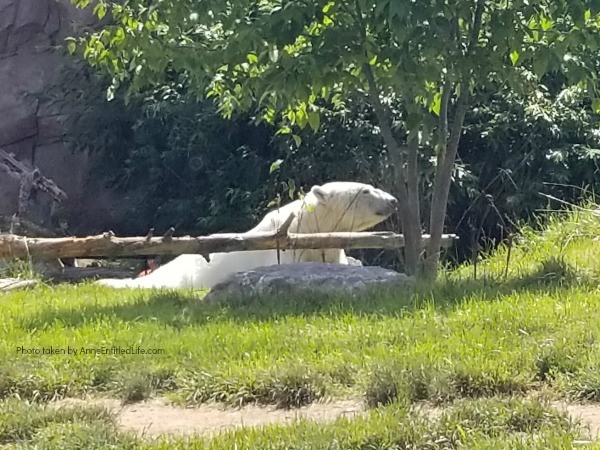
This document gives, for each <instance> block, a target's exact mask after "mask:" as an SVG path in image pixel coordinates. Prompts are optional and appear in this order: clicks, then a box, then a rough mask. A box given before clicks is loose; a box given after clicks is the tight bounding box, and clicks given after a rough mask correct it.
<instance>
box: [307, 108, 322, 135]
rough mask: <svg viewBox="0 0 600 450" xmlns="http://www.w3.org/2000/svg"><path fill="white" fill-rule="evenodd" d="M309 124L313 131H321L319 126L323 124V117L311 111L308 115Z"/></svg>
mask: <svg viewBox="0 0 600 450" xmlns="http://www.w3.org/2000/svg"><path fill="white" fill-rule="evenodd" d="M307 117H308V124H309V125H310V127H311V128H312V130H313V131H317V130H318V129H319V125H320V122H321V116H320V115H319V113H318V112H317V111H310V112H309V113H308V115H307Z"/></svg>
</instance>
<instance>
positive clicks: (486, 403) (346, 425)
mask: <svg viewBox="0 0 600 450" xmlns="http://www.w3.org/2000/svg"><path fill="white" fill-rule="evenodd" d="M0 419H2V420H0V446H2V448H4V449H21V448H41V449H71V448H72V449H81V448H85V449H105V448H111V449H147V450H159V449H165V450H166V449H188V448H192V449H207V450H208V449H211V450H224V449H231V448H237V449H257V448H260V449H282V450H283V449H311V450H318V449H323V450H325V449H340V450H341V449H399V448H412V449H455V448H456V449H458V448H465V449H466V448H469V449H487V448H489V449H501V448H511V449H514V448H528V449H567V448H571V444H572V442H573V440H574V437H575V436H576V433H577V428H576V424H575V423H573V422H572V421H571V420H570V419H569V418H568V417H567V416H565V415H564V414H563V413H559V412H557V411H556V410H553V409H550V408H548V407H547V406H544V405H543V404H542V403H540V402H538V401H535V400H531V401H521V400H516V399H510V400H500V399H479V400H463V401H460V402H458V403H456V404H455V405H453V406H452V407H450V408H448V409H447V410H445V411H444V412H443V413H442V414H441V415H440V417H438V418H437V419H435V420H432V418H431V417H428V416H427V415H426V414H423V413H418V412H414V411H411V410H410V409H409V408H408V407H407V406H406V405H401V404H392V405H390V406H388V407H385V408H379V409H376V410H373V411H372V412H371V413H370V414H368V415H366V416H364V417H360V418H358V419H351V420H350V419H338V420H337V421H335V422H333V423H329V424H318V423H315V422H310V421H300V422H297V423H295V424H293V425H287V426H278V425H271V426H267V427H265V428H262V429H259V428H248V429H242V430H239V431H230V432H226V433H223V434H221V435H219V436H218V437H215V438H213V439H207V438H202V437H192V438H179V439H174V438H168V437H167V438H162V439H157V440H155V441H143V440H141V439H140V438H137V437H134V436H132V435H131V434H128V433H125V432H122V431H119V430H118V429H117V427H116V426H115V423H114V419H113V418H112V417H111V416H110V414H109V413H107V412H106V411H104V410H101V409H74V410H67V409H53V408H49V407H48V406H43V405H38V404H28V403H25V402H20V401H17V400H5V401H2V402H0Z"/></svg>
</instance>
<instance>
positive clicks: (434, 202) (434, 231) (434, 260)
mask: <svg viewBox="0 0 600 450" xmlns="http://www.w3.org/2000/svg"><path fill="white" fill-rule="evenodd" d="M485 1H486V0H477V3H476V5H475V11H474V13H473V21H472V24H471V35H470V38H469V42H468V48H467V52H466V53H467V55H469V54H471V53H472V52H473V49H474V48H475V47H476V46H477V44H478V41H479V33H480V31H481V23H482V17H483V11H484V9H485ZM468 79H469V77H468V76H467V75H466V74H462V82H461V83H460V93H459V97H458V101H457V105H456V110H455V113H454V121H453V123H452V131H451V132H450V138H449V139H448V140H446V139H447V131H448V130H447V126H448V118H447V115H448V103H449V99H450V91H449V89H450V85H449V83H448V81H446V83H445V86H444V88H443V94H442V108H443V110H440V138H441V142H442V148H441V149H440V154H439V155H438V167H437V168H436V172H435V180H434V188H433V196H432V199H431V211H430V216H429V227H430V233H431V239H430V240H429V243H428V244H427V256H426V258H425V263H424V267H423V274H424V276H425V277H426V278H429V279H433V278H435V277H436V276H437V272H438V268H439V262H440V250H441V243H442V233H443V232H444V221H445V218H446V209H447V206H448V194H449V193H450V182H451V180H452V170H453V169H454V160H455V159H456V153H457V150H458V144H459V142H460V135H461V133H462V127H463V123H464V120H465V115H466V113H467V108H468V106H469V82H468ZM446 143H447V144H446Z"/></svg>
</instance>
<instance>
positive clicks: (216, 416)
mask: <svg viewBox="0 0 600 450" xmlns="http://www.w3.org/2000/svg"><path fill="white" fill-rule="evenodd" d="M92 405H93V406H104V407H105V408H107V409H108V410H110V411H113V412H114V413H115V414H116V417H117V420H118V422H119V424H120V425H121V426H122V427H123V428H124V429H127V430H132V431H134V432H135V433H136V434H139V435H141V436H146V437H155V436H158V435H162V434H172V435H180V436H181V435H189V434H201V435H209V436H210V435H214V434H218V433H219V432H221V431H225V430H229V429H233V428H240V427H257V426H263V425H268V424H272V423H279V424H282V423H292V422H294V421H296V420H298V419H301V418H302V419H309V420H317V421H323V422H328V421H333V420H335V419H337V418H338V417H354V416H355V415H357V414H360V413H361V412H362V411H364V405H363V402H362V401H360V400H336V401H331V402H327V403H313V404H311V405H310V406H306V407H303V408H298V409H291V410H286V409H276V408H274V407H261V406H244V407H243V408H233V409H232V408H227V409H226V408H224V407H223V406H216V405H202V406H199V407H195V408H181V407H177V406H173V405H169V404H168V403H167V402H166V401H164V400H160V399H153V400H149V401H147V402H141V403H135V404H131V405H122V404H121V403H120V401H118V400H107V399H92V400H82V399H65V400H61V401H60V402H57V403H56V404H55V406H57V407H75V406H92Z"/></svg>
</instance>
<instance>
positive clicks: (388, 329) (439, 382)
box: [0, 211, 600, 448]
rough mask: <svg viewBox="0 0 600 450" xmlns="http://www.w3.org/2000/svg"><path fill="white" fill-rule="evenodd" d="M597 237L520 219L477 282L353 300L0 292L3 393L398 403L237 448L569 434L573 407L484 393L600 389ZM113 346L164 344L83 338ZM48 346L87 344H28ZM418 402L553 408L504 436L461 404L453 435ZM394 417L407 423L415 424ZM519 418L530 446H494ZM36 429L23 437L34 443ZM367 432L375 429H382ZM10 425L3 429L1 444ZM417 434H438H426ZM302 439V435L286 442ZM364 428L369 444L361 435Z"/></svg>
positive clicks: (574, 217) (583, 394)
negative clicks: (523, 224)
mask: <svg viewBox="0 0 600 450" xmlns="http://www.w3.org/2000/svg"><path fill="white" fill-rule="evenodd" d="M598 236H600V217H595V216H594V215H592V214H591V213H589V212H581V211H580V212H576V213H572V214H569V215H566V214H563V215H562V217H555V218H554V219H552V220H551V221H550V223H549V225H548V226H547V227H546V229H545V230H544V231H543V232H542V233H539V232H538V233H535V232H534V231H533V230H530V229H526V230H524V231H523V233H522V236H521V237H520V238H519V239H518V242H515V245H514V247H513V248H512V249H511V251H510V253H511V255H510V261H509V264H508V269H507V252H508V249H506V248H504V249H500V250H498V251H497V252H496V253H495V254H494V255H492V256H490V257H489V258H486V259H485V260H484V261H483V262H481V263H480V264H478V268H477V270H478V274H479V277H480V279H478V280H473V279H472V278H473V267H472V266H465V267H461V268H459V269H458V270H456V271H454V272H453V273H450V274H448V275H446V276H444V277H442V278H443V279H442V280H440V281H439V282H438V283H436V284H435V285H433V286H431V285H419V286H414V287H407V288H406V289H404V290H403V291H400V292H399V291H395V292H391V291H387V292H384V291H379V292H374V293H371V294H369V295H365V296H362V297H360V298H352V299H349V298H341V297H337V298H314V297H310V298H305V297H302V296H299V297H295V298H285V299H277V298H268V299H262V300H261V301H260V302H257V303H254V304H252V305H242V304H232V305H229V306H220V307H216V306H212V307H210V306H206V305H204V304H203V303H202V300H201V297H202V295H201V294H198V293H192V292H178V293H173V292H170V293H169V292H150V291H133V290H132V291H120V290H111V289H108V288H100V287H96V286H92V285H81V286H59V287H50V286H43V287H39V288H36V289H34V290H31V291H24V292H13V293H9V294H3V295H2V296H0V336H1V337H2V338H1V339H0V398H9V397H15V396H17V397H18V398H20V399H22V400H36V401H37V400H48V399H51V398H55V397H60V396H64V395H80V394H82V393H90V392H91V393H96V394H101V395H109V396H121V397H122V398H123V399H124V400H126V401H136V400H140V399H143V398H146V397H147V396H150V395H168V396H170V397H171V398H173V399H174V400H176V401H179V402H182V403H187V404H197V403H201V402H206V401H214V400H216V401H222V402H229V403H232V404H242V403H247V402H259V403H267V404H276V405H279V406H296V405H301V404H305V403H309V402H311V401H315V400H317V399H319V398H321V397H325V396H327V397H329V396H331V397H344V396H361V397H363V398H365V400H366V401H367V402H368V404H370V405H372V406H375V405H378V404H391V405H390V406H387V407H384V408H380V409H377V410H376V411H377V412H375V413H373V414H374V415H371V416H370V417H367V418H365V419H360V420H358V421H354V422H352V423H346V422H344V421H340V422H338V423H335V424H332V425H327V426H322V425H321V426H317V425H314V424H310V423H301V424H299V425H296V426H293V427H279V428H278V427H274V428H269V429H268V430H267V431H264V432H260V431H252V432H248V436H251V438H248V439H250V440H249V441H247V442H246V441H243V439H242V438H241V437H240V436H241V435H238V434H235V433H234V434H230V435H227V436H225V437H223V438H220V439H218V440H215V441H213V443H212V444H210V445H212V446H213V448H232V446H233V442H234V441H235V442H238V443H242V442H246V444H245V445H241V444H240V445H241V447H240V446H238V448H253V447H252V446H251V445H250V444H252V445H258V444H257V442H259V441H260V442H262V441H261V440H265V439H266V441H264V442H263V444H264V445H265V446H266V447H264V446H263V444H261V445H259V446H258V447H260V448H270V447H272V448H394V447H393V445H398V442H401V441H402V439H417V440H414V441H410V442H412V444H411V445H414V446H417V448H453V447H456V446H459V445H462V444H461V443H463V444H464V443H465V442H466V439H467V437H468V439H470V440H469V442H471V444H472V445H471V446H470V447H469V448H570V447H569V445H570V444H569V443H570V442H571V440H572V438H573V435H572V433H571V428H570V425H565V426H562V425H561V426H558V425H556V423H555V422H553V421H555V420H558V421H559V422H560V421H561V420H564V419H561V418H557V417H555V415H553V413H550V412H548V411H545V409H544V406H543V405H539V404H532V403H527V402H523V401H521V400H519V401H517V400H515V401H513V402H512V403H511V402H508V403H507V402H505V401H501V400H497V399H496V400H483V399H481V398H482V397H492V396H497V395H505V394H509V395H512V396H515V397H516V398H521V397H525V396H527V395H529V393H531V392H532V391H536V390H539V389H541V388H544V390H547V391H551V392H554V393H556V395H564V396H567V397H569V398H574V399H589V400H597V399H600V375H598V374H599V373H600V370H599V369H600V351H599V347H598V344H597V341H598V338H599V337H600V308H599V306H600V288H599V287H598V282H599V280H600V265H599V264H598V261H600V241H599V240H597V237H598ZM115 346H117V347H121V348H123V349H125V348H133V349H136V351H137V348H138V347H139V348H140V349H143V350H148V349H160V351H161V353H162V354H143V355H142V354H135V355H132V354H125V355H110V354H99V355H93V354H82V353H81V350H82V348H83V349H88V350H89V349H99V348H102V347H105V348H108V349H112V348H113V347H115ZM50 347H52V348H53V350H54V351H57V350H58V351H59V352H61V351H63V350H64V351H66V350H67V349H68V348H71V349H76V350H77V351H78V354H64V355H63V354H51V355H41V354H23V352H25V353H29V352H30V350H32V349H33V351H34V352H35V351H40V352H41V351H42V349H43V348H46V349H48V348H50ZM20 348H23V351H21V350H20ZM461 399H464V400H461ZM418 400H429V401H432V402H434V403H438V404H445V403H449V402H456V401H458V403H457V404H456V405H455V406H454V408H455V409H456V408H458V411H461V409H460V408H463V409H467V410H469V411H471V410H473V411H474V412H473V411H471V412H470V413H468V414H471V413H473V414H480V413H481V414H483V415H484V416H485V415H486V414H487V415H489V416H490V417H488V419H489V420H491V421H492V422H493V421H494V420H504V419H502V417H503V415H502V414H504V413H502V414H500V413H498V414H496V413H494V412H493V411H508V412H506V415H507V416H508V417H513V416H514V415H515V414H517V412H516V411H519V410H522V409H523V408H525V409H527V408H529V409H531V408H533V409H534V410H535V411H537V412H531V411H529V409H528V410H527V411H529V412H527V413H526V414H525V415H526V416H527V417H534V416H536V414H537V415H538V416H540V417H543V420H542V419H540V421H538V422H536V423H537V425H535V426H536V427H537V428H536V429H535V430H537V431H535V433H533V431H532V430H533V429H531V430H529V429H527V428H523V429H521V428H519V427H520V426H521V425H519V426H514V425H510V426H509V425H506V423H503V424H495V425H494V424H491V425H489V427H491V429H493V430H496V429H497V430H498V433H497V434H494V433H496V432H495V431H494V432H489V433H488V432H487V431H481V430H482V428H481V427H482V426H483V427H484V428H485V426H487V425H485V426H484V425H482V424H481V423H480V422H481V420H483V422H485V420H488V419H485V420H484V419H482V418H481V417H479V416H478V418H477V419H473V420H471V419H468V418H467V419H468V420H466V419H465V420H466V422H468V423H471V424H472V430H471V428H468V427H470V426H471V425H468V424H467V425H465V424H464V423H465V421H464V420H463V419H461V418H458V419H457V418H453V419H451V420H450V419H449V420H450V423H452V424H454V425H448V426H450V428H451V431H452V432H448V433H449V435H451V436H454V435H456V433H458V434H459V435H460V434H461V433H463V432H464V433H466V435H465V436H463V437H462V438H457V439H455V441H453V440H452V439H454V438H452V439H451V438H449V437H448V436H447V433H446V431H448V430H446V431H443V430H444V428H443V427H444V426H445V425H444V424H443V423H435V424H432V423H429V421H428V420H426V419H424V418H419V417H416V416H413V415H408V414H407V412H406V411H407V409H406V407H407V405H409V404H410V403H411V402H414V401H418ZM486 402H487V403H486ZM7 405H9V402H4V403H2V406H1V407H0V417H1V414H2V411H4V410H6V408H9V407H10V408H15V407H16V406H15V405H14V404H12V406H7ZM19 405H20V406H18V407H19V408H25V406H23V405H22V404H19ZM452 411H453V410H451V411H450V412H449V414H454V413H452ZM490 411H491V412H490ZM540 411H542V412H540ZM23 414H24V413H23ZM456 414H459V413H456ZM465 414H466V413H465ZM468 414H467V415H468ZM517 415H518V414H517ZM376 416H377V417H378V418H376ZM461 417H462V416H461ZM469 417H470V416H469ZM486 417H487V416H486ZM507 420H508V419H507ZM511 420H512V419H511ZM528 420H529V419H527V420H525V422H527V423H528V424H529V422H528ZM82 421H83V422H82ZM547 421H548V422H547ZM1 422H2V421H0V423H1ZM42 422H43V421H42ZM59 422H60V421H59ZM67 422H68V423H69V424H74V423H78V424H80V425H81V424H82V423H84V422H85V421H84V419H81V418H80V419H77V420H75V421H73V420H70V419H69V420H67ZM413 422H414V423H413ZM442 422H443V421H442ZM53 423H54V422H53ZM60 423H63V422H60ZM90 423H91V422H90ZM386 423H387V424H403V423H406V424H407V425H406V430H404V429H403V428H402V427H403V426H404V425H399V426H390V427H388V426H387V425H386ZM486 423H487V422H486ZM511 423H512V422H511ZM560 423H563V422H560ZM86 424H87V425H86ZM107 424H108V425H107ZM461 424H462V425H461ZM473 424H475V425H473ZM88 425H89V423H88V422H85V424H84V425H81V426H84V427H85V426H88ZM0 426H1V425H0ZM40 426H41V427H42V428H40V429H43V430H46V431H44V433H59V431H57V428H56V427H59V428H60V426H59V424H57V423H54V425H52V426H51V427H50V428H52V430H50V431H48V426H47V424H46V425H40ZM73 426H74V425H73ZM77 426H79V425H77ZM89 426H100V425H97V424H96V425H94V424H92V425H89ZM104 426H111V425H110V424H109V422H106V423H103V425H102V427H104ZM465 426H467V428H464V427H465ZM523 426H525V425H523ZM527 426H533V425H531V424H529V425H527ZM420 427H421V428H420ZM457 427H458V428H457ZM461 427H462V428H461ZM510 427H513V428H510ZM38 428H39V427H38ZM459 428H460V429H462V430H463V431H460V430H459ZM509 428H510V430H509ZM36 429H37V428H36ZM415 430H420V431H415ZM440 430H441V431H440ZM511 430H512V431H511ZM509 431H510V433H509ZM519 431H530V433H529V436H530V437H531V439H529V437H528V438H527V439H529V441H528V443H527V444H526V446H522V447H519V446H516V445H517V444H514V445H515V446H510V447H505V446H504V447H503V446H500V447H498V446H496V445H500V443H502V445H505V444H506V442H509V441H510V439H513V438H514V439H516V440H515V442H517V441H518V437H519V436H521V437H522V436H523V435H521V434H518V433H517V434H514V433H515V432H519ZM36 433H38V432H36ZM36 433H33V432H32V433H31V434H30V437H28V438H26V441H27V442H30V443H31V442H33V441H31V439H33V437H31V436H37V435H38V434H39V433H38V434H36ZM261 433H265V434H261ZM361 433H366V434H367V435H368V436H371V437H372V436H376V437H377V439H376V441H377V442H375V441H373V442H371V440H370V439H371V438H370V437H369V438H366V437H364V436H363V437H361V436H362V434H361ZM405 433H408V434H409V435H415V433H416V435H415V436H413V437H412V438H410V437H406V436H408V435H406V436H405ZM411 433H412V434H411ZM440 433H441V434H442V435H443V436H442V437H439V439H441V441H440V442H442V443H443V442H445V441H444V439H445V440H449V442H450V441H451V442H454V443H452V444H448V446H446V447H445V446H444V445H445V444H444V445H442V443H438V444H435V442H436V441H435V439H437V438H436V436H437V434H440ZM444 433H446V434H444ZM481 433H483V434H481ZM507 433H508V434H507ZM100 434H101V433H100V432H99V435H100ZM534 434H535V436H537V437H535V436H534ZM1 436H2V429H1V428H0V444H1V443H2V437H1ZM299 436H303V437H302V438H301V439H300V438H299ZM403 436H404V437H403ZM423 436H430V438H431V439H429V438H427V439H429V441H427V439H426V440H424V441H421V440H422V439H425V438H424V437H423ZM511 436H512V437H511ZM515 436H516V437H515ZM123 439H126V438H123ZM127 439H129V438H127ZM244 439H245V438H244ZM298 439H300V441H302V442H304V444H302V445H300V444H298V445H297V446H293V445H291V442H295V441H296V440H298ZM357 439H358V440H357ZM361 439H363V440H364V441H365V442H367V441H368V442H371V443H370V444H369V445H366V444H365V446H363V447H361V445H362V444H361V445H359V443H360V442H362V441H361ZM524 439H525V438H524ZM545 439H549V441H548V443H547V446H543V445H542V444H543V443H544V442H545V441H544V440H545ZM417 441H418V442H417ZM119 442H120V444H119V445H121V444H122V445H126V444H125V441H119ZM127 442H129V441H127ZM266 442H273V445H270V444H269V445H268V446H267V444H266ZM277 442H279V443H280V444H281V445H279V444H277ZM307 442H308V443H312V444H311V445H308V444H307ZM319 442H323V443H330V444H331V443H332V442H338V444H335V445H334V446H333V447H331V446H330V447H327V446H326V445H325V444H323V445H321V444H319ZM386 442H387V444H386ZM406 442H407V445H408V442H409V441H406ZM427 442H430V443H432V442H433V444H431V445H432V446H430V447H427V446H426V443H427ZM393 443H395V444H393ZM180 444H181V443H180ZM196 444H197V445H199V446H200V445H201V444H200V441H196ZM288 444H289V445H288ZM388 444H389V445H388ZM392 444H393V445H392ZM563 444H564V447H563ZM11 445H12V444H11ZM93 445H96V444H93ZM107 445H108V444H107ZM127 445H128V444H127ZM131 445H134V444H131ZM135 445H137V444H135ZM156 445H159V444H156ZM164 445H167V444H164ZM169 445H176V444H173V443H171V444H169ZM178 445H179V444H178ZM181 445H183V444H181ZM303 445H304V446H303ZM332 445H333V444H332ZM511 445H512V444H511ZM524 445H525V444H524ZM164 448H171V447H164ZM254 448H257V447H254ZM400 448H402V446H401V447H400Z"/></svg>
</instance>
